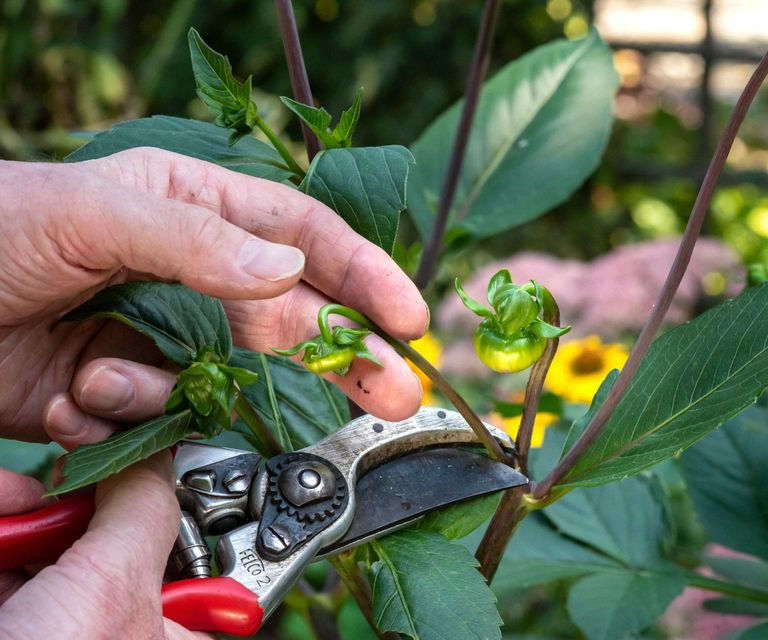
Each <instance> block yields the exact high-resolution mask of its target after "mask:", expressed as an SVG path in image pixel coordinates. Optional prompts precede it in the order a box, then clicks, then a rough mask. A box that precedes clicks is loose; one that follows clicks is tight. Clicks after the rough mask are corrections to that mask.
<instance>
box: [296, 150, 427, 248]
mask: <svg viewBox="0 0 768 640" xmlns="http://www.w3.org/2000/svg"><path fill="white" fill-rule="evenodd" d="M412 162H413V156H412V155H411V152H410V151H408V149H406V148H405V147H401V146H396V145H393V146H386V147H356V148H351V149H330V150H327V151H322V152H320V153H318V154H317V156H315V159H314V160H313V161H312V164H311V165H310V166H309V169H308V170H307V175H306V176H305V178H304V180H303V181H302V183H301V185H300V186H299V188H300V189H301V190H302V191H303V192H304V193H306V194H307V195H310V196H312V197H313V198H316V199H317V200H320V202H322V203H324V204H326V205H328V206H329V207H331V209H333V210H334V211H336V213H338V214H339V215H340V216H341V217H342V218H343V219H344V220H345V221H346V222H347V223H348V224H349V226H351V227H352V228H353V229H354V230H355V231H357V232H358V233H359V234H360V235H361V236H363V237H364V238H367V239H368V240H370V241H371V242H373V243H374V244H377V245H378V246H380V247H381V248H382V249H384V250H385V251H386V252H387V253H389V254H390V255H391V254H392V251H393V250H394V246H395V236H396V235H397V227H398V224H399V222H400V213H401V212H402V211H403V209H405V185H406V182H407V180H408V169H409V165H410V164H411V163H412Z"/></svg>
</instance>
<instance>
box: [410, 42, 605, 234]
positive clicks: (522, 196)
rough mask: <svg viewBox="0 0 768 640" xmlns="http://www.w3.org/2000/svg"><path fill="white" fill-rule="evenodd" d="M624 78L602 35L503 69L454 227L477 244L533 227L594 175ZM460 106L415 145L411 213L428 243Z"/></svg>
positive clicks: (490, 86)
mask: <svg viewBox="0 0 768 640" xmlns="http://www.w3.org/2000/svg"><path fill="white" fill-rule="evenodd" d="M617 87H618V76H617V74H616V72H615V70H614V68H613V58H612V53H611V50H610V48H609V47H608V46H607V45H606V44H605V43H604V42H603V41H602V40H601V39H600V37H599V36H598V34H597V32H596V31H594V30H593V31H592V32H591V33H590V34H589V35H588V36H587V37H586V38H584V39H581V40H576V41H567V40H557V41H555V42H552V43H550V44H547V45H544V46H542V47H539V48H537V49H535V50H533V51H532V52H530V53H528V54H527V55H525V56H523V57H521V58H519V59H518V60H516V61H514V62H512V63H510V64H508V65H507V66H505V67H504V68H502V69H501V70H500V71H499V72H498V73H496V75H494V76H493V77H492V78H491V79H490V80H488V81H487V82H486V83H485V84H484V85H483V90H482V94H481V96H480V100H479V103H478V106H477V113H476V116H475V119H474V123H473V126H472V132H471V135H470V138H469V145H468V148H467V153H466V157H465V160H464V164H463V166H462V170H461V175H460V178H459V184H458V188H457V191H456V198H455V203H454V205H453V209H452V212H451V218H450V222H449V224H450V226H451V227H453V228H454V229H455V228H457V227H458V228H459V229H460V230H461V231H463V232H465V233H468V234H470V235H471V236H473V237H475V238H485V237H489V236H493V235H494V234H497V233H500V232H502V231H505V230H507V229H511V228H512V227H514V226H517V225H520V224H522V223H524V222H527V221H529V220H533V219H534V218H536V217H538V216H539V215H541V214H543V213H545V212H546V211H548V210H549V209H551V208H552V207H554V206H555V205H557V204H559V203H561V202H563V201H564V200H565V199H566V198H567V197H568V196H569V195H570V194H571V193H573V191H574V190H575V189H576V188H578V187H579V185H580V184H581V183H582V182H583V181H584V180H585V179H586V178H587V176H589V174H591V173H592V171H594V169H595V168H596V167H597V164H598V162H599V160H600V157H601V155H602V153H603V150H604V149H605V146H606V144H607V143H608V138H609V136H610V133H611V128H612V121H613V96H614V93H615V91H616V88H617ZM461 108H462V104H461V102H458V103H456V104H454V105H453V106H452V107H450V108H449V109H448V110H447V111H445V112H444V113H443V114H442V115H440V116H439V117H438V118H437V119H436V120H435V121H434V122H433V123H432V124H431V125H430V126H429V127H428V128H427V130H426V131H425V132H424V133H423V134H422V135H421V136H420V137H419V139H418V140H417V141H416V143H415V144H414V145H413V147H412V150H413V154H414V156H415V157H416V163H417V164H416V167H415V168H414V171H413V176H412V179H411V180H410V182H409V185H408V212H409V214H410V215H411V218H412V219H413V221H414V224H415V225H416V227H417V229H418V231H419V233H420V235H421V237H422V238H427V237H429V234H430V231H431V228H432V225H433V223H434V218H435V203H436V202H437V200H438V194H439V193H440V189H441V188H442V184H443V181H444V179H445V173H446V168H447V164H448V159H449V157H450V151H451V147H452V145H453V140H454V137H455V135H456V128H457V123H458V121H459V117H460V113H461Z"/></svg>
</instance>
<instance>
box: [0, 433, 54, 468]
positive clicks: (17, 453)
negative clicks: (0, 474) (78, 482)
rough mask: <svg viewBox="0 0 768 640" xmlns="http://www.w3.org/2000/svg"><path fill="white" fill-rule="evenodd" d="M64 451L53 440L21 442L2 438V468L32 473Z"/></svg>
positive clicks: (0, 465) (0, 460) (0, 466)
mask: <svg viewBox="0 0 768 640" xmlns="http://www.w3.org/2000/svg"><path fill="white" fill-rule="evenodd" d="M62 453H64V449H62V448H61V447H60V446H59V445H57V444H55V443H53V442H51V443H49V444H39V443H37V442H20V441H18V440H6V439H2V438H0V468H2V469H7V470H8V471H13V472H14V473H21V474H24V475H31V474H34V473H35V472H37V471H38V469H40V468H41V467H42V466H43V465H45V464H46V463H47V462H48V461H49V460H50V459H51V458H53V457H54V456H56V457H58V456H59V455H60V454H62Z"/></svg>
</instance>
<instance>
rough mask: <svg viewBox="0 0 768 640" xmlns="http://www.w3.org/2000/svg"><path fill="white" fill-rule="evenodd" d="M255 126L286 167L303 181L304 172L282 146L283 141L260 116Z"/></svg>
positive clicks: (257, 117)
mask: <svg viewBox="0 0 768 640" xmlns="http://www.w3.org/2000/svg"><path fill="white" fill-rule="evenodd" d="M256 126H257V127H258V128H259V129H261V130H262V131H263V132H264V135H265V136H267V138H269V141H270V142H271V143H272V146H273V147H274V148H275V151H277V152H278V153H279V154H280V157H281V158H282V159H283V160H285V164H286V166H287V167H288V168H289V169H290V170H291V171H293V172H294V173H295V174H296V175H297V176H298V178H299V179H303V178H304V176H305V175H306V172H305V171H304V169H302V168H301V167H300V166H299V164H298V162H296V160H294V158H293V156H292V155H291V152H290V151H288V149H287V148H286V146H285V145H284V144H283V141H282V140H280V138H279V137H278V136H277V135H275V132H274V131H272V129H270V128H269V125H267V123H266V122H264V119H263V118H262V117H261V116H260V115H257V116H256Z"/></svg>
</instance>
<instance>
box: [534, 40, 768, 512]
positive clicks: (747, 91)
mask: <svg viewBox="0 0 768 640" xmlns="http://www.w3.org/2000/svg"><path fill="white" fill-rule="evenodd" d="M766 75H768V53H767V54H766V55H765V56H764V57H763V59H762V60H761V61H760V64H759V65H758V66H757V68H756V69H755V71H754V73H753V74H752V77H751V78H750V79H749V82H748V83H747V86H746V87H745V88H744V91H743V92H742V94H741V96H740V97H739V100H738V102H737V103H736V107H735V108H734V110H733V113H732V114H731V119H730V121H729V122H728V126H727V128H726V130H725V132H724V133H723V135H722V136H721V138H720V141H719V142H718V145H717V150H716V151H715V155H714V156H713V157H712V160H711V162H710V164H709V167H708V168H707V173H706V175H705V176H704V181H703V183H702V185H701V189H700V190H699V194H698V196H697V198H696V202H695V203H694V205H693V209H692V211H691V216H690V218H689V220H688V225H687V226H686V228H685V233H684V234H683V237H682V239H681V241H680V246H679V247H678V250H677V255H675V260H674V262H673V263H672V267H671V268H670V270H669V274H668V275H667V279H666V281H665V282H664V286H663V287H662V289H661V291H660V292H659V296H658V298H657V299H656V304H655V305H654V307H653V310H652V311H651V314H650V315H649V316H648V320H647V321H646V323H645V326H644V327H643V330H642V331H641V332H640V336H639V337H638V339H637V342H636V343H635V346H634V347H633V348H632V352H631V353H630V355H629V359H628V360H627V363H626V364H625V365H624V368H623V369H622V371H621V373H620V374H619V377H618V378H617V379H616V384H615V385H614V386H613V388H612V389H611V391H610V393H609V394H608V396H607V397H606V399H605V402H603V404H602V406H601V407H600V409H598V411H597V413H596V414H595V417H594V418H593V419H592V421H591V422H590V423H589V425H588V426H587V428H586V429H585V430H584V432H583V433H582V434H581V436H580V437H579V439H578V440H577V441H576V442H575V443H574V445H573V447H572V448H571V450H570V451H568V453H567V454H566V455H565V456H564V457H563V458H562V459H561V460H560V462H559V463H558V464H557V466H556V467H555V468H554V469H553V470H552V471H551V472H550V473H549V475H547V477H546V478H544V480H542V481H541V483H537V484H535V485H534V487H533V490H532V493H533V497H534V498H536V499H542V498H545V497H546V496H547V494H548V493H549V492H550V491H551V490H552V487H554V486H555V485H556V484H557V483H558V482H559V481H560V480H562V479H563V478H564V477H565V476H566V474H567V473H568V472H569V471H570V470H571V469H573V467H574V466H575V465H576V463H577V462H578V461H579V460H580V459H581V457H582V456H583V455H584V453H585V452H586V451H587V449H588V448H589V447H590V446H591V445H592V443H593V442H594V441H595V439H596V438H597V436H598V435H599V434H600V431H601V430H602V428H603V426H604V425H605V423H606V422H607V420H608V418H609V417H610V416H611V414H612V413H613V411H614V409H616V406H617V405H618V404H619V401H620V400H621V398H622V397H623V396H624V393H625V392H626V390H627V388H628V387H629V384H630V383H631V382H632V378H633V377H634V375H635V373H636V372H637V369H638V367H639V366H640V363H641V361H642V359H643V357H644V356H645V353H646V352H647V351H648V347H650V345H651V342H652V341H653V338H654V336H655V335H656V333H657V331H658V330H659V327H660V326H661V323H662V321H663V320H664V316H665V315H666V313H667V310H668V309H669V306H670V304H671V303H672V298H673V297H674V295H675V292H676V291H677V288H678V287H679V286H680V281H681V280H682V279H683V275H685V271H686V269H687V268H688V263H689V262H690V260H691V254H692V253H693V249H694V247H695V246H696V240H697V239H698V237H699V233H700V232H701V226H702V224H703V222H704V218H705V216H706V214H707V211H708V210H709V204H710V202H711V200H712V195H713V193H714V191H715V187H716V185H717V181H718V179H719V177H720V174H721V173H722V172H723V167H724V166H725V161H726V160H727V158H728V153H729V151H730V149H731V146H732V145H733V141H734V140H735V139H736V134H737V133H738V131H739V128H740V127H741V124H742V122H743V121H744V118H745V117H746V115H747V111H748V110H749V106H750V105H751V104H752V101H753V99H754V98H755V96H756V95H757V92H758V90H759V89H760V85H761V84H762V83H763V81H764V80H765V77H766Z"/></svg>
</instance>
